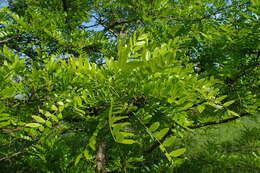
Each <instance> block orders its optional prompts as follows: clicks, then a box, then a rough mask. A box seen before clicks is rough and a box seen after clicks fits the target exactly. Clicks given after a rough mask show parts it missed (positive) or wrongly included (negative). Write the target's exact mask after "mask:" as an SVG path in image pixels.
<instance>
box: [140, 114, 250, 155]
mask: <svg viewBox="0 0 260 173" xmlns="http://www.w3.org/2000/svg"><path fill="white" fill-rule="evenodd" d="M251 115H252V114H249V113H243V114H241V115H240V116H234V117H231V118H227V119H223V120H217V121H210V122H205V123H202V124H199V125H195V126H188V128H190V129H198V128H201V127H205V126H210V125H218V124H223V123H227V122H230V121H233V120H236V119H239V118H241V117H245V116H251ZM169 132H170V131H169ZM170 135H172V132H170V133H167V134H166V135H165V136H164V137H163V139H166V138H167V137H168V136H170ZM161 142H162V141H161ZM159 145H160V143H159V142H156V143H154V144H153V145H151V146H150V147H149V148H148V149H147V150H145V152H146V153H147V152H149V153H150V152H152V151H153V150H155V149H156V148H157V147H159Z"/></svg>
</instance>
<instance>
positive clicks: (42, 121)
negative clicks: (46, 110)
mask: <svg viewBox="0 0 260 173" xmlns="http://www.w3.org/2000/svg"><path fill="white" fill-rule="evenodd" d="M32 118H33V119H35V120H36V121H37V122H38V123H41V124H44V123H45V120H44V119H43V118H42V117H39V116H35V115H33V116H32Z"/></svg>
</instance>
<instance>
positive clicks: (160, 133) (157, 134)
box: [153, 128, 169, 140]
mask: <svg viewBox="0 0 260 173" xmlns="http://www.w3.org/2000/svg"><path fill="white" fill-rule="evenodd" d="M168 131H169V128H164V129H162V130H160V131H157V132H155V133H153V136H154V137H155V138H156V139H158V140H160V139H162V138H163V137H164V136H165V135H166V133H167V132H168Z"/></svg>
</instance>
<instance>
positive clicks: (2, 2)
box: [0, 0, 8, 8]
mask: <svg viewBox="0 0 260 173" xmlns="http://www.w3.org/2000/svg"><path fill="white" fill-rule="evenodd" d="M7 5H8V2H7V0H0V8H2V7H4V6H7Z"/></svg>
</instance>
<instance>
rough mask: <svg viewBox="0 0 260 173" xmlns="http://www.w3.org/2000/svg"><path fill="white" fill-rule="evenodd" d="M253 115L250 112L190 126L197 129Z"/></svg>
mask: <svg viewBox="0 0 260 173" xmlns="http://www.w3.org/2000/svg"><path fill="white" fill-rule="evenodd" d="M251 115H252V114H249V113H243V114H241V115H240V116H234V117H231V118H227V119H224V120H217V121H210V122H206V123H202V124H199V125H196V126H189V127H188V128H190V129H197V128H201V127H205V126H210V125H218V124H223V123H227V122H230V121H233V120H236V119H238V118H241V117H245V116H251Z"/></svg>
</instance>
